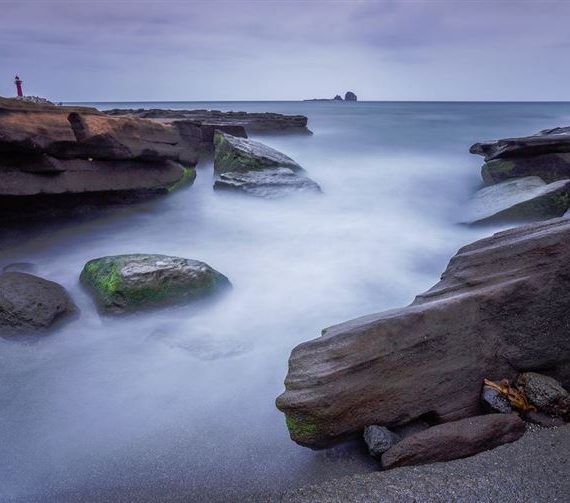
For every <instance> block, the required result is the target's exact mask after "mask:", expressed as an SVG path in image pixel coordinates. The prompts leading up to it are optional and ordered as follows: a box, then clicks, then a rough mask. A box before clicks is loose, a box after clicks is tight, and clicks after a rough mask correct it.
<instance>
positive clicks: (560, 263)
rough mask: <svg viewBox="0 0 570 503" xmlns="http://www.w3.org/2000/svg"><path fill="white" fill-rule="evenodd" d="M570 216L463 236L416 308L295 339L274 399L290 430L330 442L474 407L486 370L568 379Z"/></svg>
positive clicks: (297, 436)
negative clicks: (469, 239)
mask: <svg viewBox="0 0 570 503" xmlns="http://www.w3.org/2000/svg"><path fill="white" fill-rule="evenodd" d="M569 243H570V220H568V219H566V218H558V219H553V220H549V221H546V222H541V223H537V224H531V225H526V226H522V227H518V228H516V229H511V230H508V231H505V232H500V233H497V234H495V235H493V236H492V237H490V238H486V239H482V240H480V241H477V242H475V243H473V244H470V245H468V246H465V247H463V248H462V249H461V250H459V252H458V253H457V255H456V256H455V257H453V258H452V259H451V261H450V263H449V265H448V267H447V269H446V271H445V272H444V273H443V275H442V278H441V281H440V282H439V283H438V284H437V285H435V286H434V287H433V288H432V289H430V290H428V291H427V292H426V293H424V294H422V295H420V296H418V297H417V298H416V300H415V301H414V302H413V303H412V304H411V305H410V306H408V307H405V308H402V309H394V310H391V311H386V312H384V313H379V314H373V315H370V316H365V317H363V318H359V319H356V320H352V321H349V322H346V323H343V324H341V325H337V326H334V327H331V328H328V329H326V330H325V331H324V335H323V336H322V337H319V338H317V339H315V340H312V341H309V342H305V343H302V344H300V345H299V346H297V347H296V348H295V349H294V350H293V352H292V353H291V357H290V359H289V372H288V375H287V378H286V379H285V388H286V390H285V392H284V393H283V394H282V395H281V396H280V397H279V398H278V399H277V406H278V408H279V409H280V410H282V411H283V412H284V413H285V415H286V418H287V425H288V427H289V432H290V435H291V438H292V439H293V440H295V441H296V442H298V443H300V444H302V445H306V446H309V447H313V448H318V447H326V446H327V445H330V444H331V443H333V442H335V441H338V440H339V439H341V438H343V437H345V436H348V435H351V434H355V433H357V432H359V431H361V430H362V429H363V428H364V427H365V426H367V425H370V424H380V425H383V426H386V427H388V428H390V429H393V427H394V426H398V425H402V424H406V423H409V422H411V421H413V420H415V419H423V418H428V419H430V420H431V421H432V422H436V423H437V422H447V421H453V420H458V419H462V418H465V417H470V416H474V415H478V414H479V413H480V412H481V405H480V402H479V398H480V394H481V387H482V382H483V379H484V378H489V379H495V380H497V379H502V378H508V379H513V378H515V377H516V376H517V375H518V374H519V372H521V371H528V370H538V369H543V370H542V373H546V374H548V375H550V376H551V377H554V378H556V379H558V380H559V381H560V383H561V384H562V385H563V386H564V387H568V385H570V338H569V337H568V326H567V321H566V320H567V317H568V312H569V310H570V273H569V270H568V263H569V260H570V246H569Z"/></svg>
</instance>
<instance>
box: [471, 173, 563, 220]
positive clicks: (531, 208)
mask: <svg viewBox="0 0 570 503" xmlns="http://www.w3.org/2000/svg"><path fill="white" fill-rule="evenodd" d="M569 207H570V180H559V181H557V182H553V183H549V184H546V183H545V182H543V181H542V179H540V178H539V177H538V176H529V177H525V178H516V179H512V180H505V181H504V182H500V183H498V184H496V185H491V186H489V187H485V188H483V189H481V190H479V191H478V192H477V193H476V194H475V195H474V196H473V199H472V200H471V202H470V204H469V206H468V208H467V211H466V218H465V220H464V222H465V223H472V224H473V223H477V224H482V223H491V222H505V221H521V222H523V221H527V222H528V221H535V220H544V219H547V218H553V217H560V216H562V215H563V214H564V213H565V212H566V211H567V210H568V208H569Z"/></svg>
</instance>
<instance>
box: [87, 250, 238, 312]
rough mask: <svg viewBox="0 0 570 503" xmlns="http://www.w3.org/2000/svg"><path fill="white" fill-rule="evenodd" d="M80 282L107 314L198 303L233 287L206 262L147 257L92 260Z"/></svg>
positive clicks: (135, 255)
mask: <svg viewBox="0 0 570 503" xmlns="http://www.w3.org/2000/svg"><path fill="white" fill-rule="evenodd" d="M81 282H82V283H83V284H84V285H86V286H87V287H88V288H89V290H90V291H91V292H92V293H93V295H94V296H95V298H96V300H97V302H98V303H99V305H100V306H101V308H102V309H103V310H104V311H107V312H123V311H133V310H136V309H141V308H144V307H146V306H153V305H159V304H167V303H176V302H181V301H191V300H197V299H201V298H204V297H207V296H209V295H211V294H214V293H216V292H219V291H220V290H222V289H224V288H227V287H229V286H230V282H229V280H228V278H226V277H225V276H224V275H223V274H221V273H219V272H218V271H216V270H215V269H212V268H211V267H210V266H209V265H208V264H205V263H204V262H199V261H197V260H190V259H185V258H180V257H170V256H166V255H146V254H133V255H116V256H110V257H101V258H97V259H93V260H90V261H89V262H87V264H86V265H85V267H84V268H83V271H82V272H81Z"/></svg>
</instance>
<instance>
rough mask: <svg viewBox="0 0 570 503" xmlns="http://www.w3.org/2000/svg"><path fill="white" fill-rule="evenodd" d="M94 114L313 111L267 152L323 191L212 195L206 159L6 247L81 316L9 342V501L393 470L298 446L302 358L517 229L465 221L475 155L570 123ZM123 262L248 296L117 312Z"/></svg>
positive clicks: (3, 380) (514, 108)
mask: <svg viewBox="0 0 570 503" xmlns="http://www.w3.org/2000/svg"><path fill="white" fill-rule="evenodd" d="M90 105H92V106H96V107H97V108H100V109H109V108H151V107H152V108H154V107H158V108H173V109H174V108H179V109H196V108H203V109H216V110H236V111H237V110H243V111H268V112H279V113H285V114H303V115H306V116H308V117H309V128H310V129H311V130H312V131H313V133H314V134H313V135H310V136H303V135H286V136H263V137H262V138H259V139H260V141H263V142H264V143H266V144H268V145H270V146H272V147H275V148H277V149H278V150H281V151H282V152H284V153H285V154H287V155H289V156H290V157H292V158H293V159H295V160H296V161H297V162H299V164H301V165H302V166H303V167H304V168H305V169H306V170H307V172H308V175H309V176H310V177H311V178H313V179H314V180H315V181H317V182H318V183H319V184H320V185H321V187H322V189H323V194H320V195H319V194H312V195H304V196H294V197H290V198H283V199H277V200H265V199H256V198H252V197H247V196H240V195H236V194H229V193H225V192H224V193H220V192H214V191H213V189H212V177H213V175H212V160H211V159H204V160H203V161H202V162H201V163H200V165H199V166H198V169H197V172H198V176H197V179H196V182H195V183H194V185H193V186H191V187H187V188H184V189H182V190H180V191H178V192H176V193H173V194H172V195H169V196H167V197H163V198H160V199H155V200H152V201H147V202H142V203H138V204H133V205H131V206H125V207H120V208H114V209H107V210H105V211H101V212H97V213H96V214H94V215H92V216H90V217H89V218H81V219H72V220H69V221H66V222H58V223H52V224H46V225H45V226H43V227H42V226H40V227H37V226H35V227H33V228H32V229H21V231H19V232H18V234H17V239H14V238H13V236H12V237H11V239H9V240H7V241H5V242H4V244H3V245H2V249H1V251H0V266H1V267H5V266H8V265H10V264H13V263H20V264H22V263H25V264H27V266H26V267H27V268H29V270H31V271H33V272H34V273H35V274H38V275H40V276H42V277H45V278H47V279H51V280H54V281H57V282H59V283H61V284H62V285H63V286H65V288H66V289H67V290H68V291H69V292H70V293H71V295H72V297H73V298H74V300H75V302H76V303H77V305H78V307H79V309H80V314H79V316H78V317H77V318H76V319H74V320H72V321H71V322H70V323H68V324H66V325H64V326H63V327H62V328H61V329H60V330H58V331H57V333H54V334H53V335H50V336H48V337H44V338H39V339H37V340H33V341H32V340H25V341H14V340H7V339H0V410H1V411H2V412H1V414H0V465H1V466H2V470H0V499H2V501H12V500H13V501H21V502H24V501H25V502H29V501H58V502H60V501H77V500H78V499H80V498H84V500H85V501H93V500H96V499H101V500H106V501H113V500H114V499H115V500H118V499H120V498H126V499H127V500H130V501H132V500H138V501H144V500H149V501H156V500H158V499H161V498H162V499H165V500H170V499H172V500H174V499H177V498H180V499H182V498H187V499H188V500H189V501H203V500H206V499H208V500H216V499H222V500H226V501H232V500H239V499H241V498H243V497H244V495H246V494H250V493H257V492H264V491H275V490H281V489H287V488H293V487H298V486H301V485H304V484H309V483H316V482H319V481H322V480H326V479H329V478H333V477H339V476H342V475H349V474H354V473H364V472H369V471H373V470H375V469H377V466H376V465H375V462H374V461H373V460H372V459H370V458H369V457H368V456H367V455H366V452H365V449H364V448H363V446H362V444H361V443H359V442H352V443H348V444H344V445H341V446H338V447H335V448H333V449H329V450H325V451H311V450H309V449H305V448H302V447H300V446H298V445H296V444H295V443H293V442H292V441H291V440H290V439H289V436H288V433H287V429H286V426H285V421H284V417H283V415H282V414H281V413H280V412H279V411H278V410H277V409H276V408H275V404H274V400H275V398H276V397H277V395H278V394H280V393H281V391H282V390H283V379H284V378H285V375H286V373H287V359H288V356H289V354H290V351H291V349H292V348H293V347H294V346H295V345H297V344H299V343H301V342H303V341H306V340H309V339H312V338H315V337H318V336H319V335H320V333H321V329H323V328H324V327H328V326H331V325H334V324H336V323H340V322H343V321H346V320H349V319H351V318H355V317H358V316H362V315H366V314H369V313H373V312H378V311H383V310H386V309H390V308H394V307H398V306H403V305H406V304H408V303H410V302H411V301H412V300H413V298H414V296H415V295H416V294H418V293H421V292H422V291H424V290H426V289H427V288H429V287H430V286H431V285H433V284H435V283H436V282H437V281H438V279H439V276H440V274H441V273H442V271H443V270H444V268H445V266H446V265H447V263H448V261H449V259H450V258H451V257H452V256H453V255H454V254H455V253H456V252H457V250H458V249H459V248H460V247H461V246H463V245H465V244H468V243H470V242H472V241H474V240H477V239H479V238H482V237H484V236H487V235H489V234H491V233H493V232H495V231H497V230H500V229H502V228H504V227H500V226H494V227H493V226H491V227H477V228H469V227H466V226H463V225H460V224H459V223H458V222H460V221H461V219H462V215H463V214H464V211H465V207H466V203H467V202H468V200H469V198H470V195H471V194H472V193H473V192H474V191H475V190H477V188H478V187H479V186H480V183H481V178H480V165H481V164H482V159H481V158H480V157H477V156H473V155H470V154H469V152H468V149H469V146H470V145H471V144H472V143H474V142H477V141H482V140H489V139H494V138H500V137H508V136H517V135H527V134H530V133H534V132H537V131H539V130H541V129H544V128H550V127H555V126H563V125H568V123H569V122H570V103H435V102H402V103H397V102H358V103H342V102H341V103H338V102H212V103H204V102H200V103H197V102H153V103H150V102H148V103H94V104H90ZM254 138H255V137H254ZM123 253H161V254H168V255H178V256H182V257H187V258H193V259H198V260H202V261H205V262H207V263H208V264H210V265H211V266H212V267H214V268H216V269H217V270H219V271H220V272H222V273H223V274H225V275H226V276H228V277H229V279H230V281H231V282H232V283H233V290H232V291H231V293H229V294H228V295H226V296H224V297H223V298H221V299H219V300H218V301H217V302H214V303H211V304H207V305H201V306H191V305H189V306H177V307H171V308H165V309H161V310H155V311H150V312H147V313H141V314H137V315H129V316H126V317H106V316H100V315H99V314H98V313H97V311H96V309H95V306H94V304H93V300H92V299H91V298H90V297H89V295H88V294H87V293H86V292H85V291H84V290H83V289H82V288H81V287H80V285H79V273H80V272H81V269H82V267H83V265H84V264H85V262H87V261H88V260H89V259H92V258H96V257H100V256H104V255H114V254H123ZM379 378H381V376H379Z"/></svg>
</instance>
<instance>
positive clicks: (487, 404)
mask: <svg viewBox="0 0 570 503" xmlns="http://www.w3.org/2000/svg"><path fill="white" fill-rule="evenodd" d="M481 402H482V404H483V407H484V408H485V410H487V411H489V412H501V413H502V414H510V413H511V412H512V411H513V408H512V407H511V404H510V403H509V401H508V400H507V398H506V397H504V396H503V395H501V394H500V393H499V392H498V391H497V390H495V389H493V388H490V387H489V386H483V392H482V393H481Z"/></svg>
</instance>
